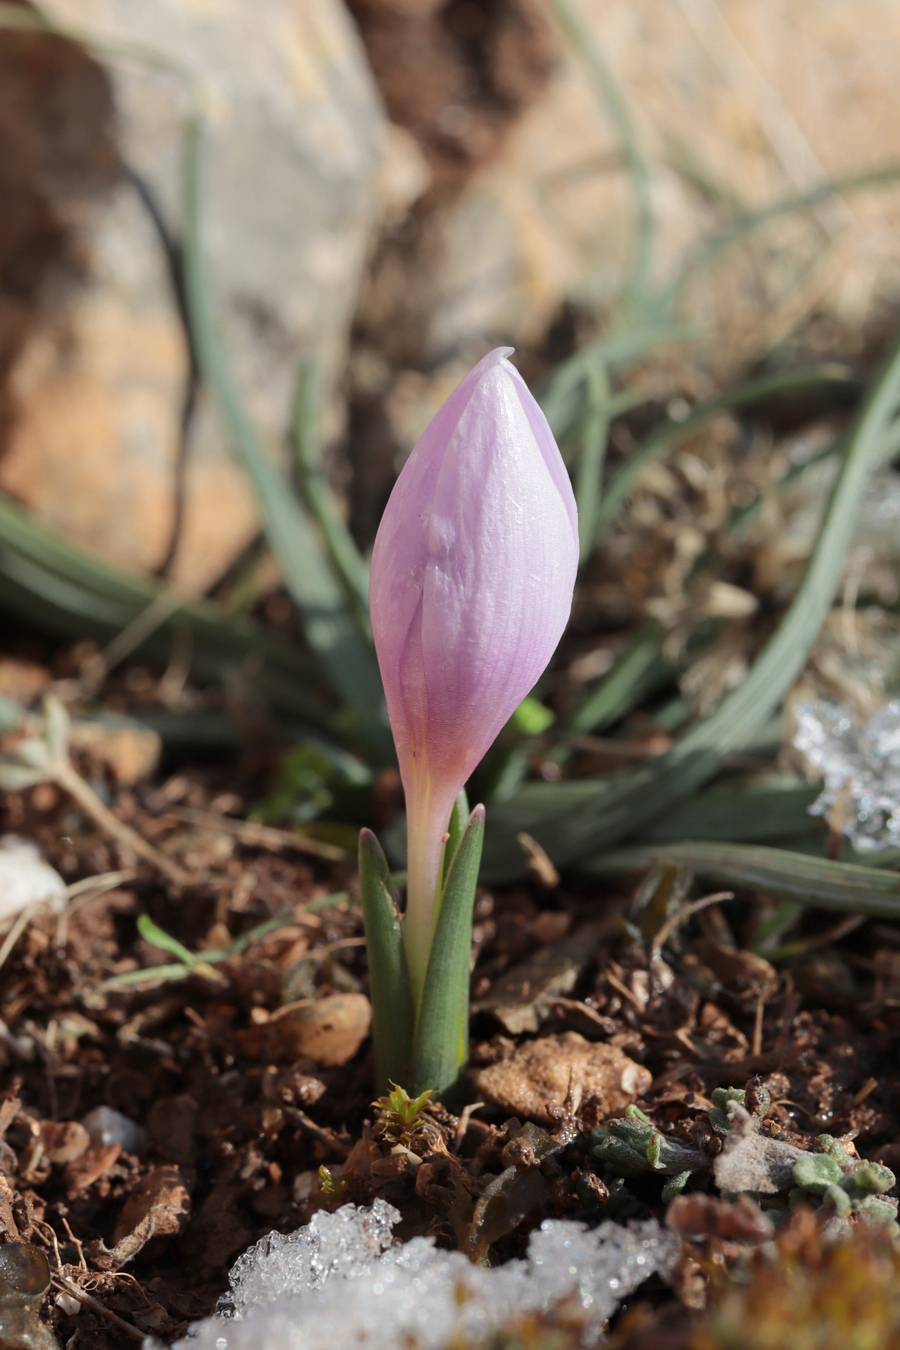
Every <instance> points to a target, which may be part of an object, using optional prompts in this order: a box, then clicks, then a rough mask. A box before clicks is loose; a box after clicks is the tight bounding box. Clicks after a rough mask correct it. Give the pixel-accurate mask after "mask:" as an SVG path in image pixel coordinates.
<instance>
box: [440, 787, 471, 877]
mask: <svg viewBox="0 0 900 1350" xmlns="http://www.w3.org/2000/svg"><path fill="white" fill-rule="evenodd" d="M469 814H470V813H469V799H468V797H467V796H466V789H465V788H461V789H460V791H459V794H458V795H457V798H456V801H455V802H454V803H453V810H452V811H451V812H450V822H449V824H448V825H447V842H446V844H445V845H444V870H443V875H442V877H441V887H442V889H443V887H444V886H445V885H446V883H447V877H448V875H449V873H450V868H451V866H452V865H453V859H454V858H455V857H456V850H457V849H458V848H459V841H460V839H462V837H463V834H464V833H465V828H466V825H467V824H468V820H469Z"/></svg>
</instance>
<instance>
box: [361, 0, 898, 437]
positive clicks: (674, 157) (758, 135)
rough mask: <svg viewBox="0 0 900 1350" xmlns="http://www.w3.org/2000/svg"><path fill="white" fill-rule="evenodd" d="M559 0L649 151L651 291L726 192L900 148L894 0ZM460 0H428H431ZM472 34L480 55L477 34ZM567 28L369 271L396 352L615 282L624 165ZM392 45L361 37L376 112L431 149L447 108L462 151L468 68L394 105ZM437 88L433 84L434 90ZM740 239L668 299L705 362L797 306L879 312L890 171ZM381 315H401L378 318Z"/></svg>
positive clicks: (392, 11)
mask: <svg viewBox="0 0 900 1350" xmlns="http://www.w3.org/2000/svg"><path fill="white" fill-rule="evenodd" d="M352 4H353V5H354V7H356V8H358V9H363V10H383V11H386V16H385V17H382V19H381V20H380V22H381V23H382V25H383V26H384V27H385V28H387V27H388V26H389V25H390V24H393V25H394V27H395V28H396V25H397V23H398V19H397V11H400V10H401V9H403V8H404V6H402V5H400V4H398V3H397V0H352ZM571 7H572V9H573V10H574V12H575V14H576V15H577V16H578V17H579V18H580V20H581V21H582V22H583V24H584V27H585V29H586V31H587V33H588V36H589V39H590V40H591V41H592V42H593V43H594V44H595V45H596V48H597V50H598V51H599V52H600V54H601V57H602V58H603V59H604V60H605V61H606V63H607V65H608V67H609V69H610V71H611V74H612V76H613V78H614V80H615V82H616V84H617V85H618V87H619V90H620V92H621V94H622V96H623V98H624V100H625V101H626V104H627V107H628V109H629V112H630V114H631V116H632V118H633V120H634V123H635V126H636V132H637V137H638V139H639V142H640V145H641V147H642V149H643V151H644V155H645V158H646V160H647V162H648V165H649V171H650V180H651V183H650V193H651V205H652V208H653V211H654V214H655V216H656V222H657V228H656V231H655V239H654V258H653V262H652V280H653V282H654V284H655V286H656V288H657V290H659V289H661V288H662V287H663V286H664V285H665V283H666V281H667V279H669V278H671V277H672V276H673V275H674V274H675V272H676V270H677V269H678V268H679V267H680V265H681V263H682V261H683V260H684V259H685V258H686V256H687V255H688V253H689V252H690V251H691V250H692V249H694V248H695V247H696V246H697V245H698V243H699V242H700V241H701V240H702V239H704V238H705V237H707V236H709V235H710V234H711V233H713V232H717V231H719V230H721V229H722V228H723V226H724V225H725V224H726V222H727V221H728V219H729V218H730V215H731V213H732V212H734V211H735V210H740V209H742V208H743V209H753V208H756V207H760V206H762V205H765V204H768V203H770V202H774V201H776V200H778V199H782V198H786V197H789V196H791V195H793V194H795V193H797V192H798V191H803V190H805V189H808V188H810V187H813V186H816V185H818V184H820V183H822V182H824V181H825V180H827V179H829V178H840V177H841V176H844V175H852V174H855V173H859V172H861V171H862V170H863V169H864V168H869V167H873V166H875V165H885V164H888V163H893V162H896V161H897V160H898V159H900V120H898V118H897V116H896V86H897V72H898V69H900V9H898V8H897V7H895V6H888V7H887V12H886V7H885V5H884V4H883V0H859V4H858V5H854V6H852V7H849V8H848V7H846V6H844V7H841V6H835V5H822V4H820V3H819V0H786V2H785V3H784V4H780V5H758V4H754V3H753V2H752V0H733V2H732V3H729V4H728V5H721V4H717V3H716V2H715V0H682V3H679V4H677V5H666V4H664V3H661V0H571ZM405 8H406V9H408V10H411V11H417V12H416V13H414V14H413V17H412V18H410V19H408V20H407V24H408V27H409V29H410V31H412V29H413V27H414V26H415V28H416V31H417V32H418V31H421V30H422V29H423V28H424V26H425V25H426V24H427V23H432V24H433V23H434V22H435V20H434V19H432V18H431V17H430V16H429V15H428V14H427V9H428V6H426V5H418V6H415V5H407V6H405ZM474 8H475V7H474V6H469V5H465V6H464V5H458V6H446V7H444V13H445V15H446V16H448V17H449V16H450V15H451V14H454V13H458V14H460V15H462V14H463V13H465V14H466V15H468V14H469V13H470V12H471V10H473V9H474ZM493 8H496V9H497V10H500V11H502V10H504V9H507V10H508V9H509V6H508V5H506V6H504V5H501V4H498V5H496V6H495V7H492V9H493ZM546 8H548V7H546ZM369 22H370V23H371V24H372V25H373V26H374V20H371V21H369ZM872 32H877V33H878V53H877V59H876V60H873V59H872V43H871V36H870V35H871V33H872ZM475 41H477V42H479V43H480V47H479V51H480V55H481V60H482V62H483V63H484V64H489V63H490V61H491V59H492V53H491V50H490V47H489V46H488V44H487V43H486V42H485V41H484V37H483V36H481V37H479V38H478V39H476V40H475ZM577 46H578V44H577V43H574V42H572V41H570V40H569V39H567V38H565V37H564V36H563V35H562V34H560V35H559V38H558V40H557V43H556V48H557V53H558V58H559V59H558V61H557V64H556V67H555V70H554V71H553V73H552V75H551V77H550V80H549V82H548V83H547V84H546V85H545V86H544V88H543V89H542V90H541V89H538V90H537V91H536V92H538V93H539V94H540V95H541V96H539V97H537V98H534V99H532V100H531V101H530V106H525V104H524V103H522V102H520V103H519V105H518V111H519V113H520V116H519V117H518V119H517V120H515V121H511V122H509V123H508V124H507V128H506V132H507V134H506V136H505V139H504V140H503V143H502V146H499V145H496V144H494V145H493V155H492V158H491V159H490V161H489V162H487V161H485V160H482V161H481V162H480V163H479V171H478V173H477V174H470V175H469V176H468V178H467V179H466V181H465V182H460V175H459V174H458V173H457V178H456V182H457V184H458V186H459V190H458V192H457V194H456V196H455V197H454V198H453V199H452V200H448V199H447V197H446V195H445V196H444V197H442V198H440V199H439V200H437V199H436V200H434V201H433V203H432V210H431V212H430V213H428V214H426V213H423V212H422V211H421V210H419V211H417V215H416V218H415V221H414V223H413V224H411V226H410V228H409V230H408V231H407V232H406V234H405V235H404V236H403V246H404V249H405V253H406V265H405V270H404V269H403V268H402V267H401V266H398V265H397V261H396V259H394V258H393V257H392V255H391V254H390V251H389V250H388V249H386V250H385V252H384V258H383V263H384V266H385V268H390V269H392V271H393V272H394V274H395V275H394V282H393V286H394V300H393V302H391V299H390V294H389V292H390V289H391V285H390V283H389V279H388V278H387V277H386V276H384V277H382V278H380V279H379V278H377V277H376V281H375V283H374V284H373V286H372V287H371V288H370V289H371V292H372V295H373V296H374V297H376V298H377V301H378V321H379V322H381V323H384V324H387V325H388V326H389V327H391V337H390V342H391V344H392V345H396V344H397V341H398V339H397V333H398V332H400V331H401V330H405V331H407V332H408V333H409V339H408V347H407V356H408V364H409V365H410V367H411V368H415V369H418V370H421V369H428V368H431V367H433V366H434V365H436V364H443V363H445V362H446V361H447V359H448V357H450V356H454V355H459V354H461V356H462V358H463V359H462V364H463V365H464V366H465V365H466V364H467V363H468V364H471V363H472V361H473V360H475V359H477V356H478V355H480V354H481V353H482V352H483V351H484V350H485V349H486V348H489V347H491V346H494V345H496V344H497V343H498V342H501V341H502V342H506V341H509V340H510V339H513V340H514V341H516V343H517V344H518V345H519V347H520V349H521V348H525V349H527V348H528V347H532V348H533V347H535V346H539V345H541V343H542V341H543V339H544V337H545V335H546V333H547V330H548V327H549V326H550V325H551V324H552V323H553V321H554V320H555V319H556V318H557V317H558V316H559V315H560V313H561V312H564V306H565V305H566V303H567V302H575V303H576V304H577V305H579V306H583V307H585V308H586V309H588V310H591V311H594V312H596V311H597V310H598V309H599V310H600V311H601V312H604V311H606V310H608V309H609V308H610V307H612V308H615V305H616V302H617V299H618V298H619V297H621V294H622V289H623V285H624V283H625V281H626V279H627V276H628V273H629V269H630V267H631V265H632V262H633V259H634V248H635V233H636V231H635V207H634V186H633V182H632V179H631V176H630V174H629V169H628V165H627V162H626V157H625V155H624V154H623V153H622V151H621V148H620V144H619V141H620V138H619V136H618V134H617V131H616V128H615V126H614V124H613V121H612V119H611V117H610V114H609V112H608V110H607V107H606V106H605V104H604V100H603V97H602V95H601V93H600V91H599V89H598V84H597V81H596V79H595V78H594V77H592V75H591V72H590V71H589V69H588V67H587V63H586V62H584V61H583V60H582V59H581V55H580V53H579V51H578V50H577ZM409 61H410V57H409V54H408V51H407V49H406V48H401V46H400V44H399V43H395V45H394V48H393V50H391V48H390V47H389V46H388V44H387V42H386V41H385V42H384V43H382V44H381V46H380V47H379V51H378V54H377V59H376V55H375V54H373V63H374V66H375V69H376V73H377V74H378V77H379V80H380V82H381V84H382V87H383V89H384V92H385V99H386V102H387V104H388V107H389V108H390V109H391V110H392V115H393V116H395V117H397V118H398V119H399V120H401V121H404V124H405V125H406V126H407V127H409V128H410V129H412V130H413V132H414V134H416V135H418V136H419V138H420V140H421V142H422V144H423V145H424V146H425V148H426V152H427V153H428V154H429V155H430V156H431V157H432V159H434V157H435V147H436V145H437V142H436V135H437V132H436V131H435V128H438V129H440V127H441V126H442V125H443V126H445V127H449V128H450V129H451V130H452V129H453V128H456V129H457V132H458V136H459V145H458V151H457V160H458V161H460V162H462V163H467V162H468V163H470V162H471V158H472V156H471V154H470V153H469V148H470V146H473V145H474V144H475V143H476V142H475V140H474V139H473V138H474V135H475V133H476V132H478V131H479V130H480V121H479V119H480V117H481V115H482V105H481V100H482V97H483V89H482V87H481V85H480V83H479V75H478V72H477V71H473V72H472V77H471V78H470V82H469V87H468V89H467V88H466V86H465V85H463V84H457V85H454V86H450V85H448V84H447V82H446V76H445V75H442V79H441V80H437V81H432V82H428V81H426V80H425V79H423V80H422V84H423V85H424V84H426V83H427V84H428V88H427V89H425V90H421V91H414V95H415V96H414V95H413V94H409V95H408V96H407V100H406V102H405V104H401V102H400V100H399V97H398V94H397V82H398V80H399V79H401V78H402V76H403V73H404V71H405V69H406V68H407V66H408V64H409ZM444 65H445V66H446V60H445V61H444ZM429 73H430V72H429ZM441 94H442V95H443V98H444V104H443V106H442V107H438V106H435V101H436V100H437V98H438V96H439V95H441ZM425 111H427V112H428V115H429V119H430V120H425V117H424V112H425ZM442 144H444V145H447V144H448V138H447V135H446V133H445V136H444V142H443V143H442ZM467 154H468V156H469V158H468V160H467V159H466V155H467ZM755 239H756V242H754V244H753V246H752V256H751V255H748V253H747V251H746V249H745V248H739V249H734V250H731V251H730V252H728V253H727V254H726V255H724V256H723V258H722V260H721V262H720V263H719V264H718V265H717V266H716V267H715V268H707V269H702V270H701V271H700V272H698V274H697V277H696V279H695V281H694V282H692V284H691V287H690V289H689V291H688V293H687V295H686V297H685V306H684V313H685V317H687V318H689V319H694V320H699V321H701V322H702V323H704V324H708V325H709V331H710V332H711V334H712V336H713V338H714V343H710V344H708V346H707V348H706V350H705V351H704V357H706V358H708V359H709V360H711V362H712V363H713V365H714V367H715V368H716V369H717V371H718V372H720V373H721V374H722V375H723V376H724V375H725V374H726V373H727V372H729V371H732V370H734V369H735V368H737V367H741V366H744V365H746V363H747V361H748V359H752V357H753V356H754V355H755V354H756V353H758V352H760V351H769V350H770V349H771V347H772V346H773V345H774V344H775V343H776V342H778V341H779V340H780V339H781V338H782V337H783V336H784V334H785V332H786V331H787V330H789V329H790V328H791V327H792V326H793V325H795V324H796V323H798V322H801V321H802V320H803V319H804V318H805V317H808V316H810V315H812V314H814V313H820V314H822V315H825V316H828V317H827V319H826V320H825V322H824V323H821V324H820V327H819V332H820V334H821V335H822V336H824V337H826V338H827V333H828V332H829V331H831V332H832V334H833V333H834V329H833V319H834V318H836V319H837V320H838V321H839V322H840V323H841V324H844V325H846V326H847V327H848V328H850V329H853V328H856V327H858V326H860V325H861V324H862V323H863V322H864V321H865V319H866V317H867V316H869V317H872V316H874V315H877V313H878V306H879V305H880V303H881V297H882V296H883V295H884V294H885V293H890V292H891V291H892V290H894V289H896V286H897V282H898V279H900V195H898V192H897V190H896V188H893V189H888V190H883V191H872V192H867V193H849V192H848V193H846V194H843V195H842V194H837V195H836V196H835V197H834V198H833V199H832V200H830V201H828V202H825V203H822V204H821V205H820V206H819V207H817V208H816V209H815V210H814V211H808V212H804V213H799V212H798V213H794V214H793V215H792V216H790V217H788V218H785V219H784V220H782V221H780V222H777V223H775V224H774V225H770V226H769V227H768V228H767V230H765V231H763V232H759V233H758V234H757V235H756V237H755ZM398 253H399V247H398ZM813 260H815V261H814V262H813ZM807 264H812V266H810V268H809V271H808V273H807V272H805V270H804V269H805V267H806V265H807ZM419 268H421V272H422V283H423V286H424V288H425V290H424V294H425V296H426V298H425V301H424V308H422V309H420V310H419V311H418V312H417V313H414V312H412V307H413V306H414V305H415V303H416V300H417V295H418V294H420V292H419V289H418V283H417V284H416V285H410V275H411V269H412V270H416V269H419ZM392 314H393V317H394V320H397V319H399V320H401V322H394V323H393V326H392V318H391V316H392ZM835 345H836V344H835ZM827 349H828V348H827V343H826V345H825V346H824V348H823V350H827ZM843 349H844V351H846V350H848V347H847V337H844V339H843ZM437 393H438V391H437V390H435V399H437ZM398 439H399V441H400V444H401V445H402V446H406V447H407V448H408V443H407V441H406V438H405V437H400V438H398Z"/></svg>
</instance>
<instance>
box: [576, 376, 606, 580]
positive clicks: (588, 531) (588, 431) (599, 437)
mask: <svg viewBox="0 0 900 1350" xmlns="http://www.w3.org/2000/svg"><path fill="white" fill-rule="evenodd" d="M585 385H586V392H587V416H586V419H585V427H584V431H583V433H582V438H581V453H580V455H579V457H578V470H577V473H576V475H575V500H576V502H577V503H578V556H579V559H580V561H581V562H582V563H583V562H585V560H586V559H587V558H589V557H590V555H591V553H592V552H593V550H594V543H595V541H596V537H597V510H598V505H599V501H600V483H601V479H602V477H603V462H604V460H605V458H606V440H607V436H608V434H609V422H610V415H611V410H610V388H609V376H608V375H607V372H606V367H605V366H604V365H603V363H602V362H601V361H596V362H594V363H592V364H591V365H590V366H589V367H588V369H587V372H586V380H585Z"/></svg>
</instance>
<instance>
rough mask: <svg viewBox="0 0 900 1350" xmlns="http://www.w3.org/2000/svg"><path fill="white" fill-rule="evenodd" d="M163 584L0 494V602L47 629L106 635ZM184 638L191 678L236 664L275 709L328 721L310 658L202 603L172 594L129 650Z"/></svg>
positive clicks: (129, 621) (154, 650) (144, 606)
mask: <svg viewBox="0 0 900 1350" xmlns="http://www.w3.org/2000/svg"><path fill="white" fill-rule="evenodd" d="M162 592H163V588H162V587H161V586H160V585H159V584H158V583H156V582H154V581H153V580H152V579H151V578H149V577H141V576H137V575H132V574H131V573H128V572H124V571H120V570H118V569H117V568H115V567H114V566H113V565H112V564H109V563H106V562H104V561H103V560H102V559H100V558H98V557H95V556H94V555H92V554H90V553H88V552H87V551H86V550H85V549H81V548H79V547H78V545H76V544H72V543H70V542H69V541H68V540H66V539H64V538H63V537H62V536H61V535H58V534H56V533H54V531H53V530H51V529H49V528H47V527H46V526H45V525H42V524H40V523H39V522H38V521H35V520H32V519H31V518H30V517H29V516H28V514H27V512H25V511H23V509H22V508H21V507H20V506H18V505H17V504H16V503H14V502H12V501H10V499H9V498H8V497H5V496H4V495H3V494H2V493H0V604H2V605H3V607H4V608H5V609H9V610H11V611H13V612H14V613H17V614H21V615H22V616H23V617H25V618H27V619H28V621H29V622H30V623H33V624H37V625H38V626H40V627H41V628H44V629H46V630H48V631H50V632H52V633H54V634H60V635H62V636H72V637H78V638H84V637H85V636H91V637H94V638H96V639H97V640H98V641H100V642H109V641H111V640H112V639H114V638H116V637H117V636H118V635H119V634H120V633H122V632H123V631H124V630H126V629H127V628H129V627H130V626H131V625H133V624H136V623H138V622H139V621H140V620H141V618H142V616H143V615H144V614H146V613H147V612H148V611H149V610H151V609H152V608H153V607H154V606H158V604H159V600H160V597H161V595H162ZM179 631H181V632H187V633H189V634H190V638H191V649H190V650H191V675H192V676H193V677H194V678H196V679H200V680H212V681H215V682H221V681H222V680H223V678H228V677H229V674H230V673H232V672H233V673H237V672H238V670H241V672H242V673H241V678H243V679H244V680H245V681H246V683H247V684H248V685H249V686H253V687H254V688H255V689H256V690H257V691H258V692H259V693H260V694H261V695H262V696H263V697H264V698H265V699H266V700H267V701H268V702H270V703H271V704H272V706H273V707H274V708H275V709H276V711H278V712H281V713H289V714H291V715H293V716H297V717H299V718H302V719H303V720H304V721H306V722H312V723H313V724H314V725H316V726H320V727H328V726H330V725H331V724H332V719H333V713H332V710H331V709H330V708H329V707H328V705H327V704H326V702H325V701H324V700H323V698H322V696H321V690H320V685H321V676H320V675H319V672H318V671H317V670H316V669H315V667H314V666H313V663H312V662H311V661H310V660H309V659H308V658H307V657H304V656H303V655H301V654H300V653H299V652H297V651H296V650H295V649H294V648H292V647H290V646H288V644H287V643H285V642H282V641H281V640H280V639H278V638H276V637H275V636H274V635H272V634H270V633H267V632H266V631H265V630H264V629H263V628H261V627H260V625H259V624H257V623H255V622H254V621H253V620H252V619H249V618H246V617H244V616H243V615H238V614H229V613H228V612H227V611H225V610H224V609H222V607H221V606H220V605H217V604H215V603H213V602H212V601H209V600H196V599H191V598H189V597H186V596H182V597H179V603H178V605H177V606H176V607H174V608H173V609H171V610H170V611H169V612H168V613H167V614H166V615H165V616H164V617H161V619H160V622H159V624H158V625H157V627H155V628H154V629H153V630H152V631H150V632H146V633H145V634H144V636H143V638H142V639H141V641H140V642H139V643H138V644H136V646H135V648H134V652H135V654H136V655H139V656H140V657H141V658H142V659H144V660H148V661H152V662H154V663H156V664H160V665H165V664H166V663H167V662H168V661H169V660H170V659H171V655H172V643H173V641H174V639H175V635H176V633H177V632H179Z"/></svg>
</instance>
